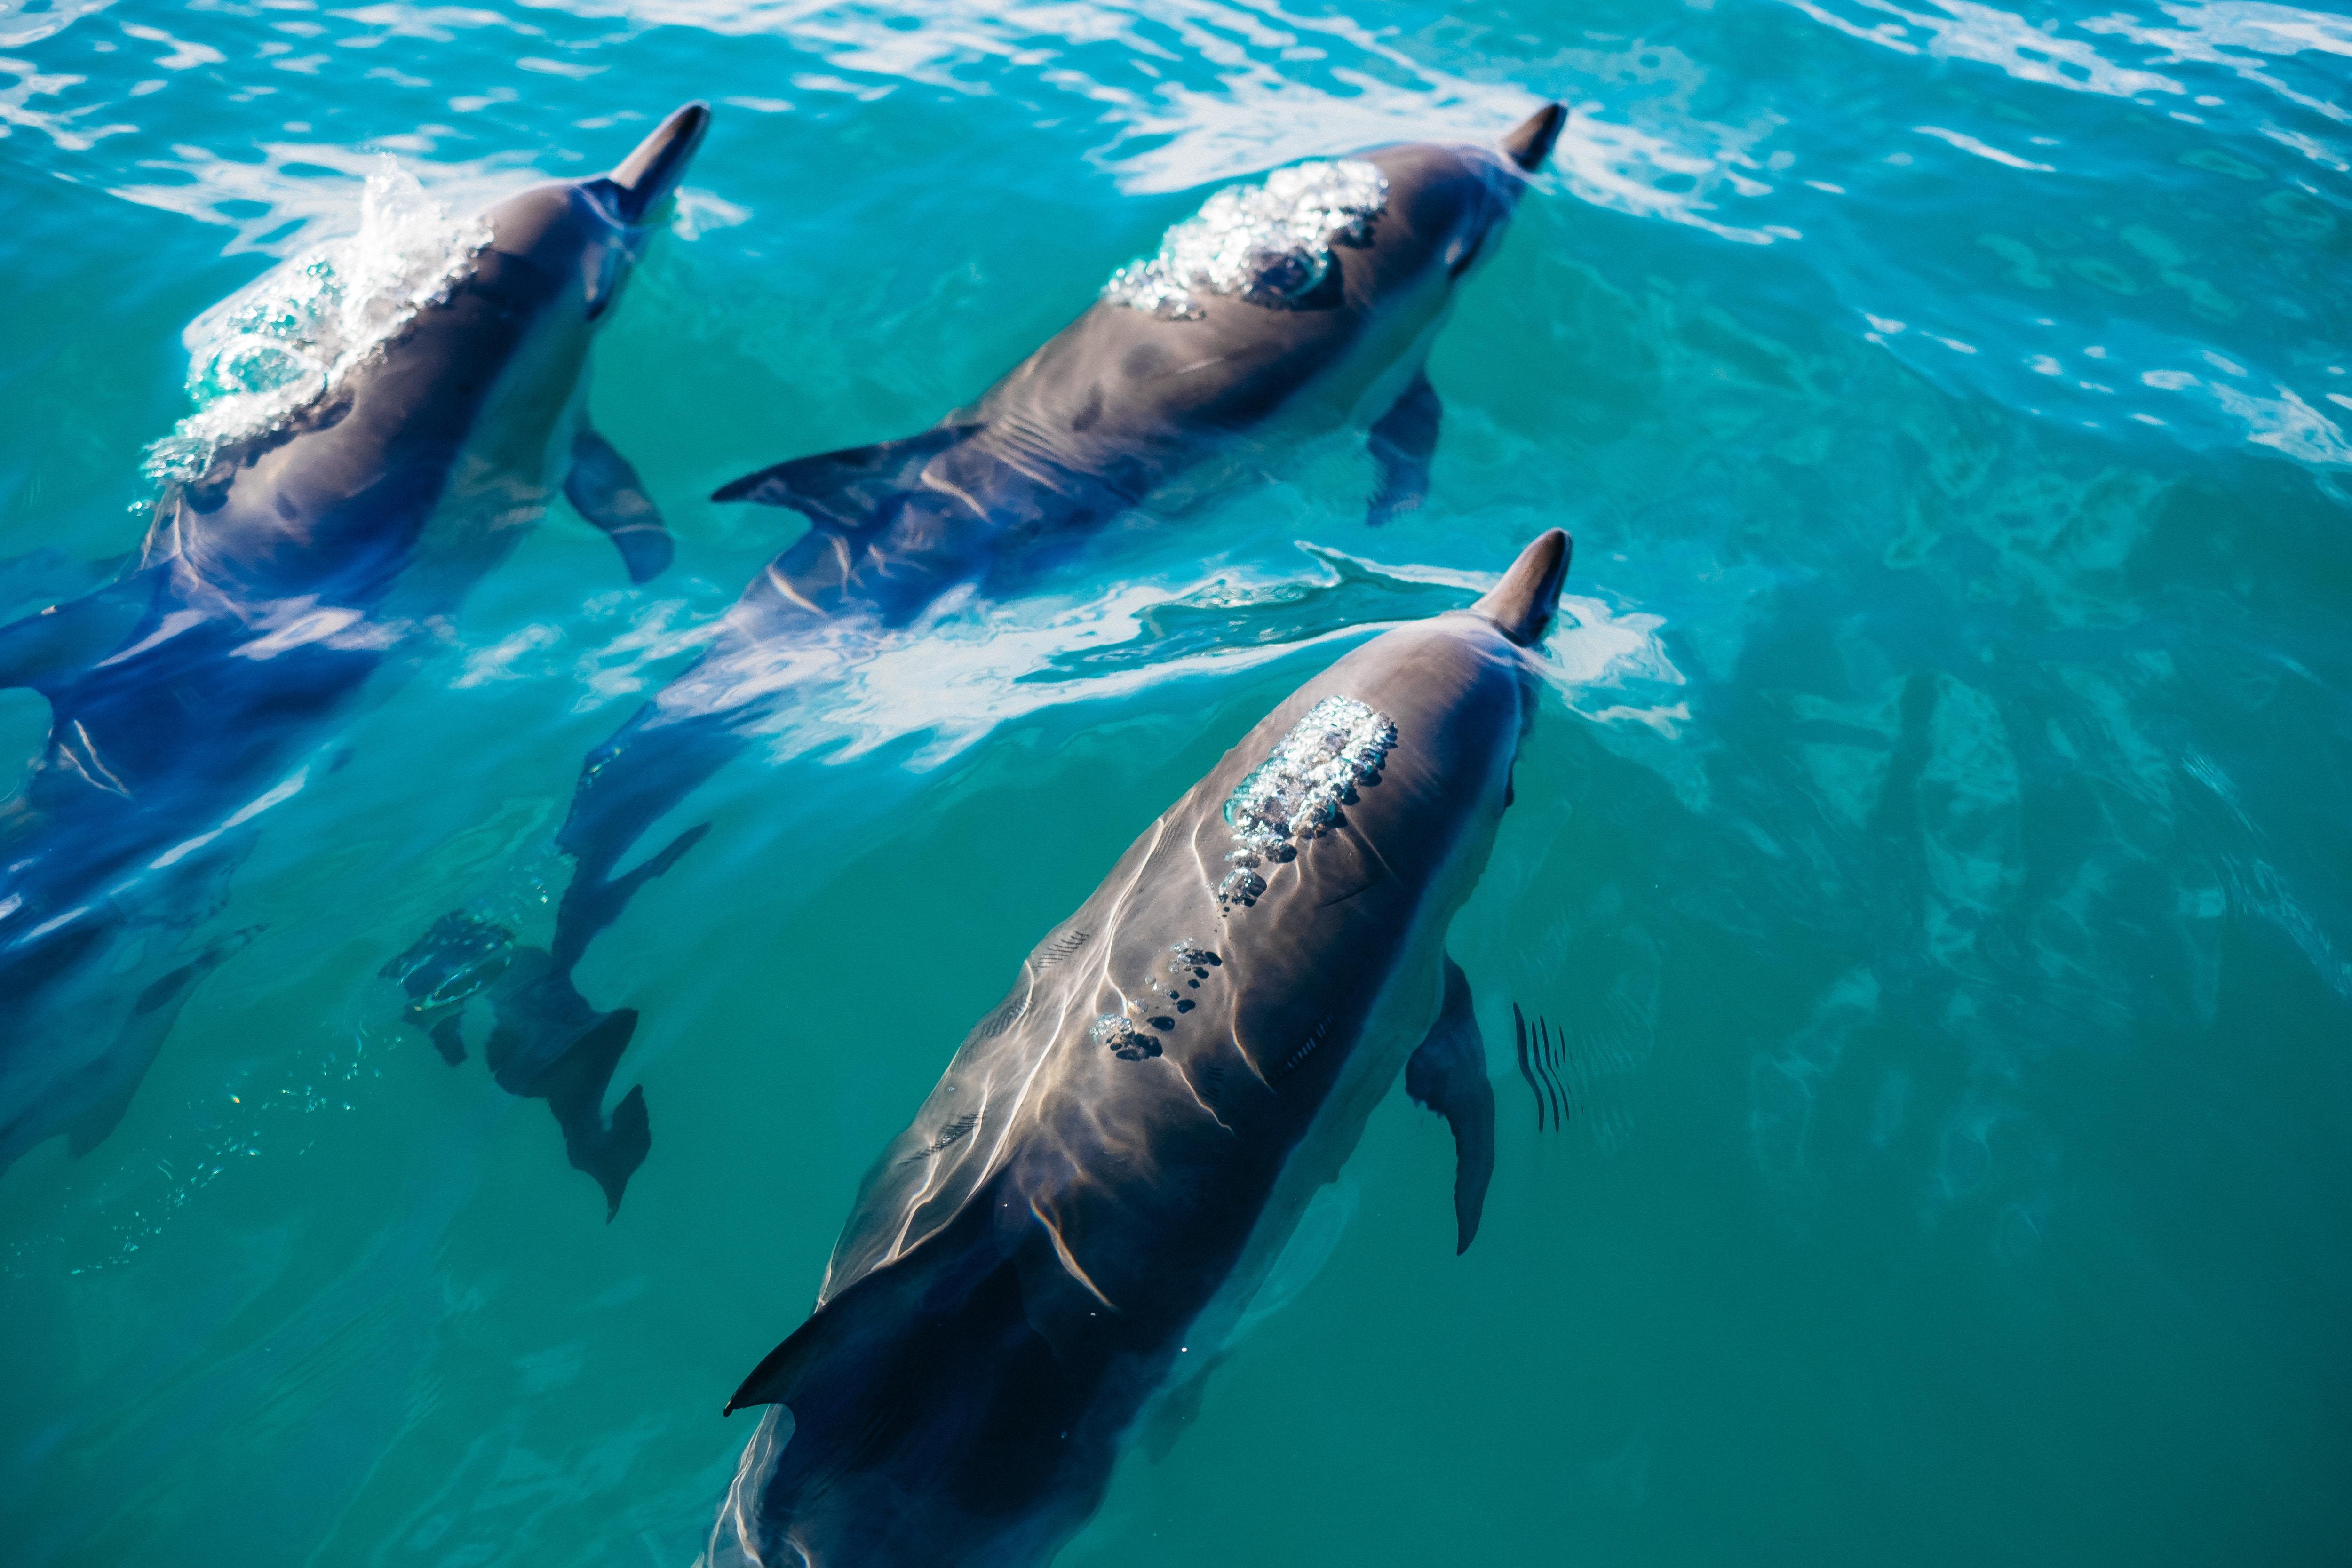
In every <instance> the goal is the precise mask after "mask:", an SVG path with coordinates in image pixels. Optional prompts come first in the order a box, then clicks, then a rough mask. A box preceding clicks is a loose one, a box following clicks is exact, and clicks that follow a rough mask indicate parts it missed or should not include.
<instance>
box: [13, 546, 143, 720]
mask: <svg viewBox="0 0 2352 1568" xmlns="http://www.w3.org/2000/svg"><path fill="white" fill-rule="evenodd" d="M156 582H157V579H156V578H154V577H152V576H150V575H149V574H146V573H143V572H142V573H135V574H132V575H131V576H129V577H125V578H123V579H122V580H121V582H118V583H110V584H107V585H106V586H105V587H103V588H100V589H99V590H98V591H97V592H95V593H90V594H85V595H82V596H81V597H80V598H79V599H68V601H66V602H65V603H64V604H62V605H50V606H49V607H48V608H47V609H46V610H43V611H42V612H41V613H40V614H38V615H36V616H26V617H25V618H24V619H23V620H21V621H16V622H14V623H13V624H11V625H9V626H0V687H8V686H28V687H31V688H33V689H35V690H37V691H47V690H49V689H52V688H53V687H56V686H58V685H62V684H63V683H64V681H65V680H66V679H69V678H70V677H72V676H75V675H78V674H79V673H80V672H82V671H83V670H85V669H88V668H90V667H91V666H92V665H94V664H96V663H98V661H99V660H100V659H102V658H105V657H106V656H107V655H108V654H110V653H112V652H113V651H114V650H115V649H117V648H119V647H121V646H122V645H123V644H124V643H125V642H127V641H129V640H130V638H131V633H132V632H134V631H136V630H138V629H139V623H140V622H142V621H143V620H145V619H146V618H147V612H148V610H149V609H150V608H152V606H153V605H154V602H155V584H156Z"/></svg>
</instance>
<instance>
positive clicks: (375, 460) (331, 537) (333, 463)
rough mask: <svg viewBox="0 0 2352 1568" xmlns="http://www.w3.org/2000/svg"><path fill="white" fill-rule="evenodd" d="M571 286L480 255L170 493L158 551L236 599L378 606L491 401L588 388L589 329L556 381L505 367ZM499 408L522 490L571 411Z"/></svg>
mask: <svg viewBox="0 0 2352 1568" xmlns="http://www.w3.org/2000/svg"><path fill="white" fill-rule="evenodd" d="M551 199H552V197H551ZM561 288H562V283H561V282H560V281H559V280H558V279H555V278H553V277H551V276H550V275H549V274H548V273H547V272H546V271H545V270H543V269H542V268H540V267H539V266H538V265H536V264H535V263H534V262H532V261H531V260H530V259H529V258H526V257H522V256H518V255H514V254H511V253H509V252H507V251H503V250H500V249H499V248H497V247H495V246H493V247H486V248H485V249H483V250H482V251H480V252H478V254H477V255H476V256H475V257H474V258H473V259H472V260H471V261H470V262H469V263H468V264H467V268H466V269H465V270H464V272H463V273H462V274H461V275H460V277H459V278H458V279H457V281H456V282H455V283H453V284H452V285H451V286H450V288H449V289H448V290H447V291H446V294H445V295H444V296H443V297H441V298H439V299H436V300H432V301H429V302H427V303H426V304H425V305H424V306H422V307H421V308H420V309H418V310H417V311H416V313H415V316H414V317H412V318H411V319H410V321H408V322H407V323H406V325H404V327H403V328H402V329H401V330H400V331H399V332H398V333H396V334H395V335H394V337H393V338H391V339H390V340H389V341H388V342H385V343H384V344H383V346H382V347H381V348H380V349H379V350H378V351H376V357H374V358H373V360H371V361H370V362H369V363H364V364H362V365H361V366H359V367H357V368H355V369H354V370H353V371H352V373H351V374H348V375H347V376H346V377H345V378H344V379H343V380H342V381H341V383H340V384H338V385H337V386H336V387H335V388H333V389H332V390H331V392H330V393H328V394H327V395H325V396H323V397H321V398H320V400H319V401H318V402H316V403H314V404H312V405H310V406H308V407H306V408H304V409H302V410H301V411H300V412H299V413H298V414H296V415H295V416H292V417H291V418H289V420H287V421H286V422H285V423H284V424H283V425H282V426H278V428H276V429H273V430H270V431H268V432H265V433H261V434H257V435H255V436H252V437H247V438H246V439H244V440H242V441H238V442H236V443H234V444H232V445H230V446H228V447H225V448H224V449H223V450H221V451H220V452H219V453H217V454H215V457H214V458H213V460H212V461H211V463H210V464H209V465H207V467H206V468H205V471H204V472H203V473H202V474H200V475H198V476H196V477H195V478H194V479H188V480H185V481H184V482H182V483H180V484H178V485H176V486H174V487H173V489H171V490H170V491H168V492H167V493H166V494H165V496H164V497H163V500H161V502H159V504H158V508H157V517H156V522H155V525H154V528H153V529H152V531H151V533H150V536H149V540H148V544H147V547H146V551H145V554H146V556H147V558H148V559H149V560H151V561H152V560H154V559H156V558H158V557H160V556H163V555H166V554H173V555H178V556H182V557H184V558H185V559H186V560H187V561H188V562H189V563H191V564H192V565H193V566H194V568H195V569H196V570H197V571H198V572H199V573H201V574H203V575H204V576H205V578H206V579H207V580H208V581H210V582H212V583H214V584H215V585H216V586H218V587H220V588H222V589H224V590H226V591H227V592H229V593H231V594H233V595H238V596H250V597H257V598H281V597H286V596H289V595H299V594H319V595H324V596H327V597H329V598H330V599H331V601H332V602H335V603H339V604H346V605H370V604H373V603H374V602H375V601H376V600H378V599H380V598H381V597H382V596H383V594H384V593H385V591H386V590H387V589H388V588H389V587H390V585H391V584H392V582H393V580H394V578H395V577H396V576H397V575H398V574H400V573H401V572H402V571H403V570H404V568H405V567H406V566H407V565H408V563H409V562H410V559H411V557H412V555H413V554H414V552H415V550H416V548H417V545H418V542H419V538H420V535H421V534H422V533H423V531H424V529H425V522H426V521H427V520H428V519H429V518H430V517H431V515H432V513H433V511H434V509H435V508H436V505H437V504H438V503H439V502H440V501H441V500H442V498H443V495H444V493H445V491H446V489H447V488H448V487H449V485H450V483H451V480H452V479H453V478H455V477H457V469H458V465H459V462H460V458H461V454H463V453H465V451H466V449H467V444H468V442H469V440H471V439H472V438H473V437H475V436H476V435H477V432H478V426H479V423H480V421H481V417H482V415H483V413H484V411H485V408H486V406H487V405H488V403H489V401H490V399H491V397H492V395H493V393H494V392H496V391H498V390H499V389H500V388H501V386H502V385H503V386H505V387H508V388H515V387H518V386H528V385H529V384H532V383H536V384H541V385H546V386H550V387H554V388H560V389H561V391H562V393H563V394H564V395H568V394H569V392H570V389H571V387H572V384H574V383H575V382H576V380H577V377H578V372H579V368H580V363H581V362H582V361H583V359H584V356H585V353H586V349H587V337H586V334H585V333H584V332H582V333H578V334H572V335H571V337H570V338H569V339H568V340H567V341H566V342H563V343H562V345H561V347H559V348H558V349H557V350H556V351H555V352H556V353H559V354H561V355H563V356H566V357H568V359H569V361H570V363H566V364H563V365H551V366H547V367H544V368H546V369H549V370H551V371H553V372H555V374H552V375H549V376H545V377H539V376H533V377H528V378H522V377H509V376H508V375H507V374H506V372H507V370H508V368H509V365H510V363H512V362H513V360H514V359H515V357H516V355H517V353H518V351H520V350H521V349H522V348H523V347H524V345H525V341H526V338H527V336H528V334H529V331H530V325H531V322H532V319H533V317H534V316H535V314H536V313H537V312H538V311H539V310H540V309H541V307H543V306H544V305H545V304H546V303H548V301H549V300H551V299H553V298H554V297H555V296H556V294H557V293H558V292H559V290H560V289H561ZM532 368H533V369H534V370H536V369H540V368H541V367H538V366H534V367H532ZM509 401H510V402H511V401H513V400H512V399H509ZM538 401H544V399H543V398H542V399H539V400H538ZM500 412H501V414H502V416H510V417H509V418H508V419H506V420H503V421H502V426H505V427H507V428H510V429H511V430H512V431H513V432H514V434H513V435H511V436H506V437H505V442H504V444H506V445H512V446H515V447H518V448H519V449H517V450H515V451H512V452H508V451H503V450H501V451H498V452H483V453H480V454H478V456H479V458H480V459H481V467H482V468H485V469H488V470H495V471H498V472H499V473H500V474H501V475H502V476H504V477H507V478H508V481H509V484H510V485H512V484H513V480H512V478H511V476H514V475H519V474H535V473H536V472H537V470H539V469H540V468H541V467H543V465H544V458H545V447H546V443H547V439H548V437H549V434H550V433H551V431H552V429H553V427H554V426H555V424H556V422H557V420H558V419H559V418H560V416H562V402H561V401H556V402H554V403H553V404H552V405H551V406H549V407H546V408H537V407H520V406H517V407H511V408H508V407H502V408H501V410H500ZM501 434H503V431H502V432H501ZM534 447H535V448H536V449H533V448H534ZM514 488H515V489H517V492H518V493H517V494H516V495H515V496H514V497H513V498H512V499H513V502H514V503H517V504H527V503H528V502H530V501H531V500H540V501H543V500H544V494H543V492H540V493H538V494H534V495H528V496H527V495H524V494H522V493H520V492H521V491H522V490H523V489H532V490H536V489H537V487H536V485H528V486H515V487H514Z"/></svg>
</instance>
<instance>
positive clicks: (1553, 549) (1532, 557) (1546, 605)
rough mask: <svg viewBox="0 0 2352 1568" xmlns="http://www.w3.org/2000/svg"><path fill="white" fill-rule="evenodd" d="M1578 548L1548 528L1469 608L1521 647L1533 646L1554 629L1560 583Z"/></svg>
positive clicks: (1566, 536)
mask: <svg viewBox="0 0 2352 1568" xmlns="http://www.w3.org/2000/svg"><path fill="white" fill-rule="evenodd" d="M1575 547H1576V546H1575V542H1574V541H1572V540H1570V538H1569V537H1568V535H1567V533H1565V532H1564V531H1561V530H1559V529H1557V528H1549V529H1546V530H1545V531H1543V532H1542V534H1540V535H1539V536H1538V538H1537V540H1536V542H1534V543H1533V544H1530V545H1528V547H1527V548H1526V549H1525V550H1523V551H1521V552H1519V558H1518V559H1517V561H1514V562H1512V563H1511V569H1510V570H1509V571H1507V572H1506V573H1504V574H1503V580H1502V581H1501V582H1499V583H1497V584H1495V586H1494V588H1493V590H1492V591H1491V592H1489V593H1488V594H1487V595H1486V596H1485V597H1484V598H1481V599H1480V600H1479V601H1478V602H1477V603H1476V604H1475V605H1472V606H1470V607H1471V608H1472V609H1474V610H1475V611H1476V612H1477V613H1478V614H1480V615H1482V616H1486V618H1487V619H1488V620H1490V621H1492V622H1494V623H1495V626H1496V630H1498V631H1500V632H1501V633H1502V634H1503V635H1504V636H1505V637H1508V638H1510V639H1511V640H1512V641H1513V642H1515V643H1517V644H1518V645H1519V646H1520V647H1534V646H1535V645H1536V644H1537V643H1538V642H1540V641H1542V640H1543V635H1544V633H1545V632H1547V631H1549V630H1550V629H1551V618H1552V616H1553V615H1554V614H1555V613H1556V612H1557V611H1558V610H1559V589H1560V584H1562V583H1563V582H1564V581H1566V580H1567V577H1568V559H1569V556H1570V552H1572V551H1573V550H1574V549H1575Z"/></svg>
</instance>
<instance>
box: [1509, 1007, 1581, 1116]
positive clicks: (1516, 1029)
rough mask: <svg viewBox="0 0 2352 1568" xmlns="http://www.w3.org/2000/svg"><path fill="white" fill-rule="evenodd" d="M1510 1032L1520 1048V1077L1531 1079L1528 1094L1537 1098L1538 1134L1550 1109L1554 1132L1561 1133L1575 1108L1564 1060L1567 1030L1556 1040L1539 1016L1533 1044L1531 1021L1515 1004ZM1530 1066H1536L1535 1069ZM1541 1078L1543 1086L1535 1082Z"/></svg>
mask: <svg viewBox="0 0 2352 1568" xmlns="http://www.w3.org/2000/svg"><path fill="white" fill-rule="evenodd" d="M1511 1032H1512V1034H1513V1035H1514V1036H1515V1037H1517V1045H1518V1052H1519V1076H1520V1077H1521V1078H1523V1079H1527V1080H1528V1091H1529V1092H1530V1093H1532V1094H1533V1095H1534V1096H1535V1100H1536V1131H1538V1132H1540V1131H1543V1130H1544V1111H1545V1110H1546V1108H1547V1106H1549V1110H1550V1111H1551V1126H1552V1130H1553V1131H1559V1129H1561V1128H1563V1127H1566V1126H1567V1125H1568V1118H1569V1115H1570V1111H1571V1110H1573V1109H1574V1107H1573V1105H1572V1103H1571V1101H1570V1097H1569V1091H1568V1073H1567V1062H1566V1060H1565V1057H1566V1053H1567V1050H1568V1031H1567V1030H1565V1029H1563V1030H1561V1031H1560V1032H1559V1037H1558V1039H1557V1040H1555V1039H1554V1037H1553V1035H1552V1028H1551V1026H1550V1025H1549V1024H1547V1023H1546V1022H1544V1020H1543V1018H1542V1016H1540V1015H1538V1016H1537V1018H1536V1032H1535V1035H1534V1037H1533V1040H1532V1041H1530V1039H1529V1037H1528V1021H1527V1019H1526V1017H1525V1016H1522V1015H1521V1014H1520V1012H1519V1005H1518V1004H1517V1002H1514V1003H1512V1004H1511ZM1530 1063H1532V1064H1533V1068H1532V1070H1530ZM1538 1077H1540V1078H1541V1079H1542V1080H1543V1081H1542V1083H1541V1084H1538V1082H1537V1081H1536V1080H1537V1079H1538Z"/></svg>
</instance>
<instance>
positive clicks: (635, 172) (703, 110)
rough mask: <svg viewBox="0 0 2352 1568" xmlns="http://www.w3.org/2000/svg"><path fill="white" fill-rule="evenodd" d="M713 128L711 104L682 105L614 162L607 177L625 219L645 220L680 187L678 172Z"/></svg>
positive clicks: (623, 219)
mask: <svg viewBox="0 0 2352 1568" xmlns="http://www.w3.org/2000/svg"><path fill="white" fill-rule="evenodd" d="M709 129H710V106H709V104H707V103H703V102H700V101H696V102H693V103H688V104H685V105H682V106H680V107H679V108H677V109H675V110H671V111H670V113H669V115H668V116H667V118H666V119H664V120H663V121H662V122H661V123H660V124H659V125H656V127H654V131H653V134H652V135H650V136H648V137H646V139H645V140H644V141H642V142H638V143H637V145H636V147H635V150H634V151H632V152H631V153H629V155H628V156H627V157H625V158H624V159H622V160H621V161H620V162H619V163H616V164H614V167H613V172H612V173H611V174H607V175H605V176H604V179H605V182H606V184H609V185H610V186H611V187H612V190H613V195H614V203H615V205H617V206H618V207H619V208H620V214H621V221H622V222H624V223H640V222H642V221H644V219H645V216H646V214H647V213H648V212H650V211H652V210H653V209H654V208H655V207H656V206H658V205H660V204H661V202H662V200H663V198H664V197H666V196H667V195H669V194H670V193H671V192H672V191H673V190H675V189H677V181H678V176H680V175H681V174H685V173H686V165H687V163H688V161H689V160H691V159H692V158H693V156H694V150H695V149H696V148H698V147H699V146H701V145H702V134H703V132H706V131H708V130H709Z"/></svg>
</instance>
